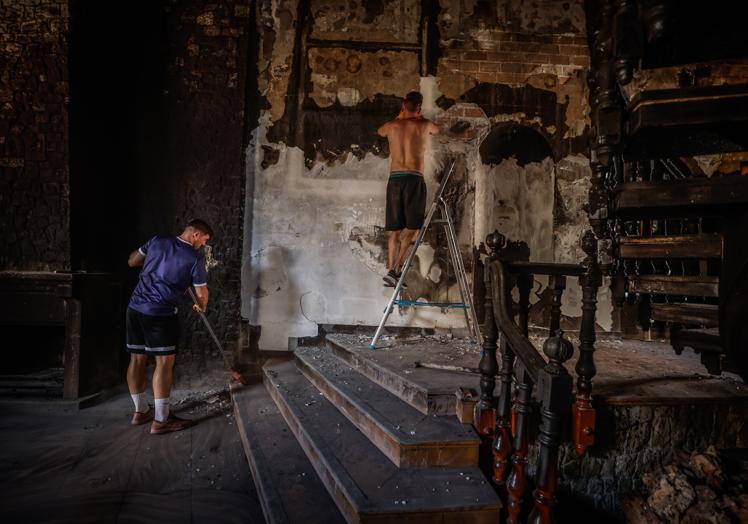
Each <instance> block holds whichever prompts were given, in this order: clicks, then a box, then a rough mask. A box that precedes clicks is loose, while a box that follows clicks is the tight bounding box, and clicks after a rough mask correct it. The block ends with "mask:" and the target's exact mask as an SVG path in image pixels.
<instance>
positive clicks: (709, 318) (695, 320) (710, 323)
mask: <svg viewBox="0 0 748 524" xmlns="http://www.w3.org/2000/svg"><path fill="white" fill-rule="evenodd" d="M652 320H660V321H662V322H674V323H678V324H694V325H698V326H705V327H717V326H719V307H718V306H715V305H712V304H679V303H673V304H652Z"/></svg>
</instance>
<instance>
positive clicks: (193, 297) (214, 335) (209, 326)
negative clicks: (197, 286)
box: [187, 287, 223, 353]
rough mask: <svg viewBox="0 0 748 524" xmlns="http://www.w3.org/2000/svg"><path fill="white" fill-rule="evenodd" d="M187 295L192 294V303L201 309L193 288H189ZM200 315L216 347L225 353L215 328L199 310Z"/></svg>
mask: <svg viewBox="0 0 748 524" xmlns="http://www.w3.org/2000/svg"><path fill="white" fill-rule="evenodd" d="M187 293H189V294H190V298H192V301H193V302H194V303H195V305H196V306H198V307H200V303H199V302H198V301H197V297H196V296H195V292H194V291H192V287H188V288H187ZM198 314H199V315H200V318H201V319H202V320H203V324H205V327H206V328H208V333H210V336H211V337H213V342H215V343H216V346H218V349H219V350H221V353H223V346H222V345H221V343H220V342H219V341H218V337H217V336H216V333H215V331H213V328H212V327H211V325H210V322H208V318H207V317H206V316H205V313H203V312H202V310H199V311H198Z"/></svg>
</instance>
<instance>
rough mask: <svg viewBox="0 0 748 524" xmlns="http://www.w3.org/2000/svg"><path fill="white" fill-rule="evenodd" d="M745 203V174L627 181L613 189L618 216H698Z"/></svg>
mask: <svg viewBox="0 0 748 524" xmlns="http://www.w3.org/2000/svg"><path fill="white" fill-rule="evenodd" d="M745 204H748V177H745V176H738V175H735V176H723V177H692V178H686V179H683V180H672V181H666V182H629V183H627V184H622V185H621V186H619V187H618V188H617V189H616V191H615V196H614V197H613V210H614V212H615V215H616V216H617V217H619V218H624V219H627V218H628V219H630V218H652V217H681V216H697V215H699V214H703V213H704V212H711V211H713V210H715V208H716V211H724V210H725V207H724V206H728V205H745Z"/></svg>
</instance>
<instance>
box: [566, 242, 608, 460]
mask: <svg viewBox="0 0 748 524" xmlns="http://www.w3.org/2000/svg"><path fill="white" fill-rule="evenodd" d="M582 249H583V250H584V252H585V253H586V254H587V258H585V261H584V264H585V265H586V266H587V272H586V273H585V274H584V275H582V276H581V277H579V283H580V285H581V286H582V326H581V329H580V330H579V360H577V365H576V367H575V371H576V372H577V395H576V403H575V404H574V407H573V408H572V410H573V417H572V420H573V427H572V436H573V438H574V442H575V444H576V448H577V452H578V453H579V454H580V455H582V454H584V452H585V450H586V449H587V447H588V446H591V445H592V444H593V443H594V442H595V437H594V432H595V410H594V409H593V407H592V378H593V377H594V376H595V374H596V373H597V369H596V368H595V359H594V352H595V311H596V304H597V290H598V288H599V287H600V285H601V284H602V274H601V272H600V267H599V266H598V264H597V240H596V239H595V235H594V234H593V233H592V231H587V232H586V233H585V234H584V236H583V237H582Z"/></svg>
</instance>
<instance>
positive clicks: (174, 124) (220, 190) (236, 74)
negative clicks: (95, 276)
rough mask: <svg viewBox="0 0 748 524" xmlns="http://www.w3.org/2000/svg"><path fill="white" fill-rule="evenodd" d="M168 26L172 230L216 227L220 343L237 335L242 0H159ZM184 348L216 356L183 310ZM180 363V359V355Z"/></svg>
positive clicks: (213, 301)
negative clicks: (200, 222) (192, 224)
mask: <svg viewBox="0 0 748 524" xmlns="http://www.w3.org/2000/svg"><path fill="white" fill-rule="evenodd" d="M165 6H166V7H165V9H166V10H167V14H166V16H167V23H168V25H169V43H170V47H169V49H168V51H167V55H166V58H167V70H166V75H167V81H166V89H165V91H166V93H165V95H164V96H165V100H166V113H165V114H167V115H169V117H168V118H169V121H168V122H167V123H166V131H167V133H166V134H167V140H168V144H166V151H165V153H166V161H165V162H164V164H163V165H164V166H165V169H166V170H167V171H168V173H166V174H165V176H167V177H168V178H169V180H171V182H170V184H169V185H170V187H172V188H173V189H174V191H175V194H174V198H175V200H176V204H175V208H174V212H175V216H174V223H173V226H174V229H175V230H178V229H179V228H180V227H181V226H183V225H184V224H185V223H186V222H187V220H189V219H190V218H193V217H201V218H204V219H205V220H207V221H208V222H209V223H210V224H211V225H212V226H213V228H214V230H215V239H214V240H213V241H211V242H210V244H212V256H213V257H214V258H215V261H216V262H217V265H215V266H214V267H213V268H211V269H210V270H209V275H208V284H209V289H210V293H211V298H210V305H209V312H208V317H209V319H210V321H211V323H212V324H213V327H214V329H215V330H216V333H217V335H218V337H219V339H220V340H221V341H222V343H223V344H224V347H225V348H226V349H233V348H234V347H235V346H236V343H237V341H238V337H239V322H240V303H239V301H240V273H241V271H240V270H241V254H242V252H241V249H242V223H243V209H244V201H243V199H244V194H243V191H244V176H243V171H242V137H243V134H244V120H243V111H244V104H245V100H244V97H245V93H244V81H245V74H246V53H247V35H246V28H247V26H248V23H249V19H248V17H249V14H250V12H249V0H236V1H226V2H222V3H220V4H216V3H214V2H213V3H211V2H208V1H205V0H191V1H189V2H179V3H171V2H168V3H165ZM182 315H183V316H184V317H185V318H184V320H186V324H184V325H186V327H187V329H185V330H184V336H183V348H184V350H185V353H186V355H185V356H186V357H188V358H185V359H183V360H186V361H188V362H189V363H190V364H189V365H190V368H192V369H194V370H199V369H202V368H204V366H205V364H206V362H207V361H208V360H210V359H213V360H215V359H216V358H217V357H218V354H217V353H216V349H215V346H214V344H213V341H212V340H211V339H210V338H209V335H208V333H207V332H206V331H205V329H204V327H203V326H202V324H201V323H200V321H199V320H198V319H197V318H196V316H195V315H194V314H191V313H189V312H187V311H185V312H183V313H182ZM185 363H187V362H185Z"/></svg>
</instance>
